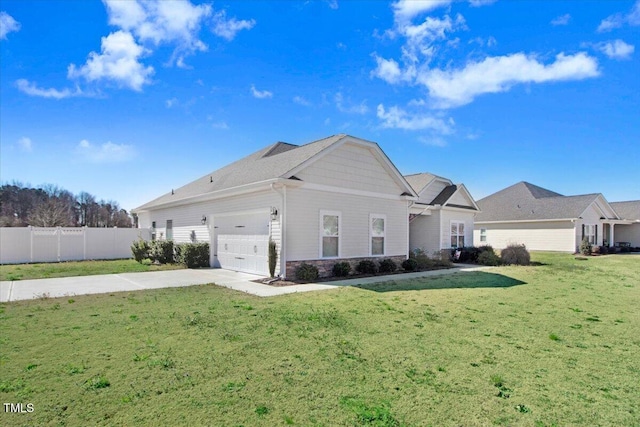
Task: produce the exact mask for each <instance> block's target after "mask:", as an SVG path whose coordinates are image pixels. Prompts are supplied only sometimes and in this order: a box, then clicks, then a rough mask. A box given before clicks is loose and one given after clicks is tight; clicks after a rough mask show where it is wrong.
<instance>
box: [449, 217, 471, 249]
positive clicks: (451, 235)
mask: <svg viewBox="0 0 640 427" xmlns="http://www.w3.org/2000/svg"><path fill="white" fill-rule="evenodd" d="M453 224H457V225H456V249H457V248H461V247H462V248H464V247H465V246H466V244H467V224H466V222H465V221H460V220H458V219H452V220H450V221H449V242H448V243H449V247H450V248H452V249H453V245H452V244H451V238H452V237H453V234H452V233H451V228H452V226H453ZM460 224H462V226H463V230H462V239H463V242H462V246H459V245H458V243H459V239H460V236H461V234H460Z"/></svg>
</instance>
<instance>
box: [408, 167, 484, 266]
mask: <svg viewBox="0 0 640 427" xmlns="http://www.w3.org/2000/svg"><path fill="white" fill-rule="evenodd" d="M404 178H405V179H406V180H407V182H409V184H411V186H412V187H413V189H414V190H415V192H416V193H417V194H418V200H417V201H416V202H415V203H414V204H413V205H412V206H411V209H410V216H409V249H410V250H414V249H422V250H424V251H425V253H427V254H428V255H432V254H433V253H435V252H439V251H440V250H442V249H449V248H457V247H463V246H473V228H474V217H475V216H476V214H477V213H478V212H479V211H480V210H479V208H478V205H477V204H476V203H475V201H474V200H473V197H472V196H471V194H469V191H468V190H467V189H466V187H465V186H464V185H462V184H453V182H452V181H451V180H449V179H447V178H442V177H440V176H436V175H432V174H429V173H419V174H414V175H406V176H405V177H404Z"/></svg>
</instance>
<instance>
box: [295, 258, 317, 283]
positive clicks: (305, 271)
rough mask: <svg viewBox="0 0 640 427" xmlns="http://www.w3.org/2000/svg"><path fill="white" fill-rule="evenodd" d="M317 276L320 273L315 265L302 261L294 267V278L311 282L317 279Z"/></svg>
mask: <svg viewBox="0 0 640 427" xmlns="http://www.w3.org/2000/svg"><path fill="white" fill-rule="evenodd" d="M318 277H320V273H319V272H318V267H316V266H315V265H311V264H307V263H306V262H303V263H302V264H300V265H299V266H298V268H296V278H297V279H298V280H303V281H305V282H313V281H314V280H318Z"/></svg>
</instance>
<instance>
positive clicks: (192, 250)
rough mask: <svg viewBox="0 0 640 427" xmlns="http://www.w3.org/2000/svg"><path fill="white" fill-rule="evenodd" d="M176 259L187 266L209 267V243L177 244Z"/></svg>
mask: <svg viewBox="0 0 640 427" xmlns="http://www.w3.org/2000/svg"><path fill="white" fill-rule="evenodd" d="M175 248H176V261H178V262H179V263H181V264H184V265H186V266H187V268H200V267H209V244H208V243H184V244H181V245H176V247H175Z"/></svg>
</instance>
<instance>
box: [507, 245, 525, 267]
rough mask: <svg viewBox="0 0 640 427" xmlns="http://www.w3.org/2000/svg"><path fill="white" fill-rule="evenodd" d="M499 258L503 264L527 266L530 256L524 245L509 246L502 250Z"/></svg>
mask: <svg viewBox="0 0 640 427" xmlns="http://www.w3.org/2000/svg"><path fill="white" fill-rule="evenodd" d="M500 258H501V259H502V263H503V264H507V265H511V264H515V265H528V264H529V262H530V261H531V255H530V254H529V251H528V250H527V248H526V247H525V245H509V246H507V247H506V248H504V249H503V250H502V252H501V253H500Z"/></svg>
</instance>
